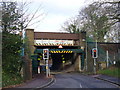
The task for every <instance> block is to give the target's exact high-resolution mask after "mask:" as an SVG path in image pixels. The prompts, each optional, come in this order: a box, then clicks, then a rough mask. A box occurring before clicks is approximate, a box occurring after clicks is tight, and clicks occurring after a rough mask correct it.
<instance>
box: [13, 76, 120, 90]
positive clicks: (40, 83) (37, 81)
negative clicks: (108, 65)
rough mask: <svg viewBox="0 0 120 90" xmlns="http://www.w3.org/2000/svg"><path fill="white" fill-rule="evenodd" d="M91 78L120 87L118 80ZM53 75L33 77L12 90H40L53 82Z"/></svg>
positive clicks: (113, 78)
mask: <svg viewBox="0 0 120 90" xmlns="http://www.w3.org/2000/svg"><path fill="white" fill-rule="evenodd" d="M88 76H89V75H88ZM90 76H91V77H94V78H96V79H100V80H104V81H106V82H109V83H112V84H115V85H117V86H119V87H120V78H116V77H111V76H106V75H90ZM54 80H55V79H54V75H51V76H49V77H46V76H45V75H40V74H39V75H37V76H35V77H34V79H33V80H31V81H28V82H26V83H23V84H21V85H18V86H16V87H12V88H23V89H25V90H26V89H29V90H37V89H42V88H45V87H47V86H49V85H50V84H52V83H53V82H54Z"/></svg>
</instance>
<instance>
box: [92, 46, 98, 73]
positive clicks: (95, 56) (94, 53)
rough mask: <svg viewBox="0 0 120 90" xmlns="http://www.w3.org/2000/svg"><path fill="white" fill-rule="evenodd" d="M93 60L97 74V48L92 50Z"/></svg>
mask: <svg viewBox="0 0 120 90" xmlns="http://www.w3.org/2000/svg"><path fill="white" fill-rule="evenodd" d="M92 58H93V59H94V74H96V59H97V58H98V50H97V48H93V49H92Z"/></svg>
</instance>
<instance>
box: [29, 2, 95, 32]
mask: <svg viewBox="0 0 120 90" xmlns="http://www.w3.org/2000/svg"><path fill="white" fill-rule="evenodd" d="M92 1H93V0H33V1H32V2H33V3H32V4H31V5H32V6H31V7H30V8H31V10H34V9H36V8H37V7H38V6H39V5H40V4H42V12H44V13H45V15H44V16H43V17H42V18H43V19H41V22H40V23H38V24H37V25H36V24H35V25H32V26H29V27H28V28H33V29H35V31H39V32H60V29H61V26H62V25H63V24H64V22H65V21H66V20H68V19H69V18H72V17H75V16H76V15H78V11H79V10H80V9H81V8H82V7H84V6H86V5H87V4H88V3H91V2H92ZM39 13H40V12H39ZM39 13H38V14H39Z"/></svg>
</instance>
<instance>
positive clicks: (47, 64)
mask: <svg viewBox="0 0 120 90" xmlns="http://www.w3.org/2000/svg"><path fill="white" fill-rule="evenodd" d="M46 77H48V59H46Z"/></svg>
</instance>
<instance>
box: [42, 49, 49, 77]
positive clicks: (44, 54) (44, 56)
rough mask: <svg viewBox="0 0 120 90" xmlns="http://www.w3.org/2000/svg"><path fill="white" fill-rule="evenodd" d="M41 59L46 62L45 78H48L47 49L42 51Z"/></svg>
mask: <svg viewBox="0 0 120 90" xmlns="http://www.w3.org/2000/svg"><path fill="white" fill-rule="evenodd" d="M43 59H44V60H45V62H46V77H48V74H49V70H48V69H49V67H48V59H49V49H43Z"/></svg>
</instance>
